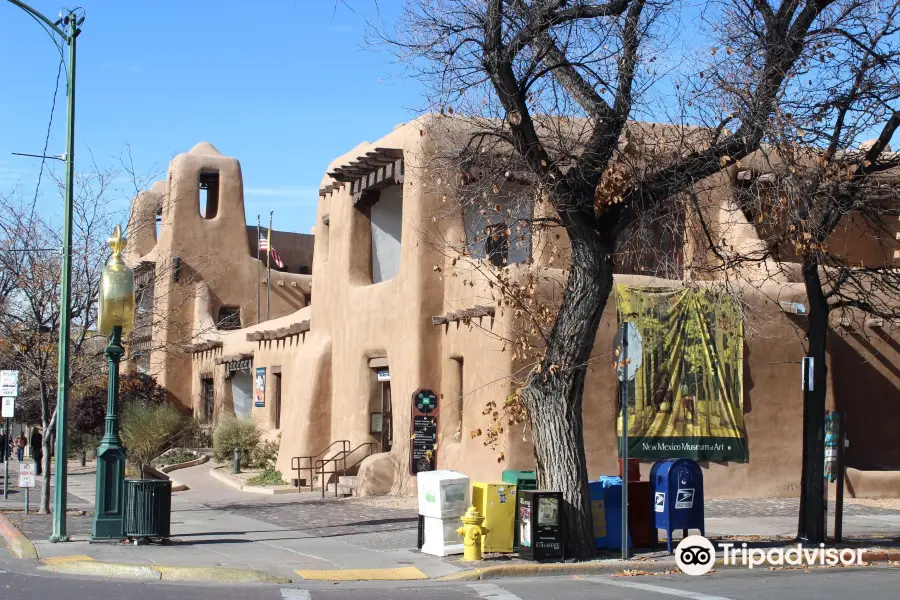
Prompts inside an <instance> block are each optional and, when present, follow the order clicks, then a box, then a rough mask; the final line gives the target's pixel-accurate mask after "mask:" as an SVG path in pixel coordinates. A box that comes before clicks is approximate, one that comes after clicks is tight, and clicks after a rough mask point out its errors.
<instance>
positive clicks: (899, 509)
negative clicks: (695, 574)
mask: <svg viewBox="0 0 900 600" xmlns="http://www.w3.org/2000/svg"><path fill="white" fill-rule="evenodd" d="M212 466H213V464H212V463H207V464H203V465H198V466H196V467H191V468H187V469H183V470H179V471H177V479H178V481H179V482H182V483H184V484H186V485H187V486H188V487H189V488H190V489H189V490H188V491H185V492H178V493H175V494H173V500H172V539H171V543H169V544H166V545H145V546H133V545H127V544H121V543H95V544H90V543H88V541H87V538H88V536H89V535H90V532H91V523H92V519H91V514H90V508H92V504H93V496H94V481H95V477H96V475H94V474H92V473H88V474H76V475H71V476H70V477H69V491H70V496H72V495H75V496H76V500H77V501H76V502H72V501H71V500H70V504H69V508H70V509H72V510H70V514H69V516H68V517H67V528H68V533H69V535H70V536H71V538H72V541H71V542H69V543H64V544H52V543H50V542H49V541H47V538H48V537H49V535H50V533H51V529H52V526H51V523H52V521H51V517H49V516H47V515H29V516H25V515H23V514H17V513H10V514H7V516H8V517H9V518H10V520H11V521H12V522H13V523H14V524H15V526H16V527H18V528H19V530H21V531H22V532H23V533H24V534H25V535H27V536H28V537H29V538H30V539H31V540H32V541H33V543H34V545H35V547H36V550H37V552H38V555H39V557H40V559H41V560H43V561H45V564H51V565H53V567H54V568H62V567H60V565H63V566H65V563H73V562H74V561H84V560H89V561H99V562H102V563H124V564H129V565H136V564H149V565H182V566H193V567H204V568H206V567H213V568H226V569H240V570H248V569H249V570H255V571H262V572H264V573H269V574H274V575H277V576H280V577H284V578H289V579H294V580H298V579H300V577H299V576H298V573H297V571H298V570H299V571H305V570H316V571H320V570H353V571H354V573H353V574H351V575H352V576H353V577H362V578H367V577H368V578H371V577H373V576H374V577H387V578H392V579H404V578H407V579H408V578H421V577H428V578H432V579H433V578H438V577H444V576H453V575H454V574H456V575H455V576H457V577H466V576H467V574H466V573H462V571H468V572H469V574H470V575H471V574H473V572H472V571H471V570H472V569H473V568H474V567H476V566H477V567H479V568H482V569H483V568H484V567H490V566H492V565H502V566H503V568H504V569H511V570H512V571H518V570H520V569H525V568H530V567H527V566H526V565H531V564H533V563H527V562H525V561H520V560H518V559H516V558H510V557H508V556H505V557H502V558H499V557H498V558H496V559H495V560H487V561H484V562H482V563H479V564H477V565H473V564H471V563H463V562H462V561H460V560H459V559H460V558H461V557H450V558H447V559H441V558H438V557H433V556H429V555H423V554H421V553H419V552H418V551H417V550H416V549H415V547H416V537H417V515H416V511H415V510H414V509H410V508H397V506H398V505H403V504H404V502H398V500H397V499H396V498H380V499H379V498H373V499H368V498H362V499H360V498H353V499H344V500H336V499H333V498H332V499H326V500H322V499H321V496H320V494H319V493H318V492H316V493H302V494H285V495H274V496H263V495H257V494H251V493H247V492H240V491H237V490H235V489H233V488H231V487H228V486H227V485H225V484H223V483H221V482H220V481H218V480H217V479H214V478H213V477H212V476H211V475H210V474H209V470H210V468H212ZM35 496H36V494H35ZM10 502H11V501H10ZM35 504H36V503H35ZM4 508H6V509H8V508H10V505H9V503H7V504H6V505H4V504H0V510H2V509H4ZM83 509H88V510H87V511H86V512H84V513H82V514H79V513H81V511H82V510H83ZM73 513H74V514H73ZM796 514H797V500H795V499H742V500H716V499H712V500H707V501H706V527H707V531H706V533H707V536H709V537H724V536H728V537H735V536H737V537H744V538H745V539H746V541H765V540H773V541H774V540H777V539H778V538H783V540H782V543H783V542H784V541H786V540H787V539H788V538H790V537H792V536H793V534H794V532H795V530H796V519H797V517H796ZM844 515H845V517H844V535H845V539H847V540H851V539H853V538H857V539H858V541H859V542H861V543H862V544H864V545H867V546H878V545H883V544H885V543H887V542H892V541H893V542H895V543H896V542H900V539H897V538H900V502H891V501H888V502H872V501H869V502H866V501H854V500H852V499H848V501H847V503H846V505H845V510H844ZM829 529H830V525H829ZM679 533H680V532H679ZM616 556H617V552H609V553H608V558H609V560H608V561H607V562H608V566H609V568H614V569H616V570H622V569H623V568H625V567H630V568H637V569H640V568H648V567H649V565H650V564H656V563H660V564H659V565H657V566H660V567H664V568H671V567H673V566H674V565H673V564H671V563H672V559H671V558H670V557H668V556H665V558H663V557H662V554H661V553H657V554H655V555H647V556H645V557H644V560H642V561H635V562H632V563H629V564H628V565H623V563H619V562H618V561H614V560H613V559H614V558H615V557H616ZM77 564H79V565H83V564H84V563H83V562H79V563H77ZM583 564H592V563H583ZM604 564H606V563H604ZM70 566H72V567H73V568H74V567H75V564H71V565H70ZM595 566H596V565H595ZM566 567H571V568H578V566H577V565H566ZM365 569H389V570H390V571H387V572H378V573H375V574H374V575H373V574H371V573H369V574H368V575H366V574H364V575H362V576H360V575H359V570H365ZM81 572H84V571H81ZM96 574H102V572H98V573H96ZM157 575H158V574H157ZM303 575H304V576H305V577H314V576H316V574H315V573H313V574H310V573H304V574H303ZM328 578H336V579H337V578H340V575H339V574H329V577H328Z"/></svg>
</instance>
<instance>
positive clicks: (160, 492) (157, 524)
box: [125, 479, 172, 538]
mask: <svg viewBox="0 0 900 600" xmlns="http://www.w3.org/2000/svg"><path fill="white" fill-rule="evenodd" d="M171 517H172V482H171V481H169V480H167V479H166V480H158V479H126V480H125V536H126V537H131V538H167V537H169V531H170V528H171Z"/></svg>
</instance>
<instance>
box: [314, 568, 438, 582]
mask: <svg viewBox="0 0 900 600" xmlns="http://www.w3.org/2000/svg"><path fill="white" fill-rule="evenodd" d="M297 574H298V575H300V576H301V577H303V579H312V580H318V581H412V580H417V579H428V575H426V574H425V573H423V572H422V571H420V570H419V569H417V568H416V567H397V568H393V569H304V570H300V571H297Z"/></svg>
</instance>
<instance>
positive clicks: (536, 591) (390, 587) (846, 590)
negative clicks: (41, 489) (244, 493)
mask: <svg viewBox="0 0 900 600" xmlns="http://www.w3.org/2000/svg"><path fill="white" fill-rule="evenodd" d="M2 566H4V565H2V564H0V567H2ZM856 597H860V598H866V599H867V600H881V599H884V600H896V599H897V598H900V569H897V568H860V569H823V570H812V571H810V572H808V573H807V572H804V571H800V570H797V571H756V572H748V571H727V572H721V573H716V574H712V575H708V576H705V577H697V578H691V577H687V576H684V575H667V576H645V577H581V578H578V577H560V578H535V579H508V580H495V581H485V582H475V583H439V582H416V583H405V582H371V583H338V584H331V583H323V582H309V584H300V585H293V586H280V587H279V586H216V585H182V584H168V583H159V582H155V583H135V582H117V581H98V580H90V579H79V578H64V577H60V576H56V575H47V574H43V573H41V574H35V572H24V571H21V570H20V572H18V573H13V572H6V571H0V598H3V599H6V598H9V599H11V600H12V599H15V600H56V599H60V600H107V599H110V600H112V599H116V600H120V599H121V598H127V599H128V600H359V599H360V598H366V600H467V599H468V600H477V599H485V600H563V599H570V598H571V599H584V600H593V599H596V598H602V599H608V600H666V599H667V598H688V599H692V600H757V599H758V598H770V599H772V600H775V599H782V598H789V599H791V600H806V599H809V600H837V599H844V598H847V599H849V598H856Z"/></svg>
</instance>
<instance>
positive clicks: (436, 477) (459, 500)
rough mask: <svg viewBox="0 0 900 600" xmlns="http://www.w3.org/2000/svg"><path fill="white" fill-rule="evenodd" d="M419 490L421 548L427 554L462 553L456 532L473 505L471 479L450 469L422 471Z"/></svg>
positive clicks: (419, 477)
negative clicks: (461, 518) (470, 505)
mask: <svg viewBox="0 0 900 600" xmlns="http://www.w3.org/2000/svg"><path fill="white" fill-rule="evenodd" d="M416 486H417V487H418V493H419V534H420V535H419V542H420V543H419V550H421V551H422V552H424V553H425V554H433V555H435V556H448V555H451V554H462V552H463V543H462V541H461V540H460V539H459V536H458V535H457V534H456V529H457V528H458V527H459V526H460V520H459V518H460V517H461V516H462V515H464V514H466V509H468V508H469V478H468V477H466V476H465V475H463V474H462V473H457V472H455V471H448V470H446V469H445V470H438V471H422V472H419V473H418V474H417V475H416Z"/></svg>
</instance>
